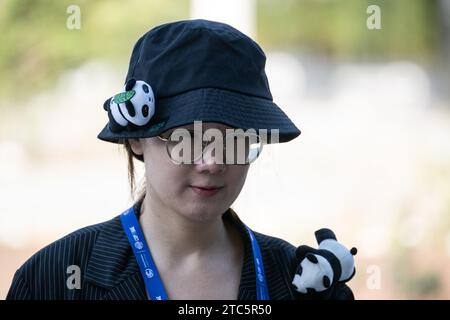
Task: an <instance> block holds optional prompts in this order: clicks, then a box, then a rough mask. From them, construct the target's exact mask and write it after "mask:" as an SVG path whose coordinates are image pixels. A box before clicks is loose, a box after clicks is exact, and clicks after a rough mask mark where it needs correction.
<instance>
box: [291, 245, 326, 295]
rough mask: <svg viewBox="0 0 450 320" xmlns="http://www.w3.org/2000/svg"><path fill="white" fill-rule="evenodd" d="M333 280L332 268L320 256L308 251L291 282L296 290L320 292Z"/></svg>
mask: <svg viewBox="0 0 450 320" xmlns="http://www.w3.org/2000/svg"><path fill="white" fill-rule="evenodd" d="M332 281H333V269H332V268H331V265H330V263H329V262H328V261H327V260H326V259H325V258H324V257H322V256H320V255H316V254H312V253H309V254H307V255H306V258H305V259H303V260H302V262H301V263H300V265H299V267H298V268H297V271H296V274H295V276H294V280H293V281H292V284H293V285H294V286H295V287H296V289H297V291H298V292H301V293H305V294H306V293H308V291H315V292H320V291H324V290H326V289H327V288H328V287H329V286H330V284H331V282H332Z"/></svg>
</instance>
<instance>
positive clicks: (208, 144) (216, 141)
mask: <svg viewBox="0 0 450 320" xmlns="http://www.w3.org/2000/svg"><path fill="white" fill-rule="evenodd" d="M158 138H159V139H160V140H162V141H164V142H165V143H166V150H167V154H168V155H169V157H170V159H171V160H172V161H173V162H174V163H176V164H194V163H195V162H196V161H198V160H199V159H200V158H202V157H203V158H207V159H210V158H213V159H214V162H215V163H217V164H234V165H247V164H250V163H252V162H253V161H255V160H256V159H257V158H258V156H259V155H260V154H261V152H262V148H263V144H264V143H263V141H262V139H261V137H260V136H259V135H258V134H257V133H256V132H254V131H250V130H247V131H246V132H244V131H243V130H242V129H226V132H225V133H224V132H222V131H220V130H219V129H216V128H210V129H207V130H206V131H204V132H202V130H192V129H186V128H176V129H173V130H169V131H166V132H164V133H162V134H160V135H159V136H158Z"/></svg>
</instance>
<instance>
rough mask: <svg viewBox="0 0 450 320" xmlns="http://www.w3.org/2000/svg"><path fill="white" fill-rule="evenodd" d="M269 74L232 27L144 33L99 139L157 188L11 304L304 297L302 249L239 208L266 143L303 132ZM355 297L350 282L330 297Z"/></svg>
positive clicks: (29, 278) (49, 250)
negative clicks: (257, 227)
mask: <svg viewBox="0 0 450 320" xmlns="http://www.w3.org/2000/svg"><path fill="white" fill-rule="evenodd" d="M264 66H265V55H264V53H263V51H262V50H261V48H260V47H259V46H258V44H256V43H255V42H254V41H253V40H251V39H250V38H248V37H247V36H245V35H244V34H242V33H241V32H239V31H238V30H236V29H234V28H232V27H230V26H229V25H226V24H223V23H217V22H212V21H207V20H188V21H178V22H173V23H168V24H164V25H161V26H158V27H156V28H154V29H152V30H150V31H149V32H147V33H146V34H145V35H144V36H142V37H141V38H140V39H139V40H138V41H137V43H136V45H135V47H134V49H133V52H132V55H131V60H130V65H129V70H128V74H127V77H126V81H125V88H124V90H123V91H122V92H120V93H118V94H116V95H115V96H113V97H112V98H110V99H108V100H107V101H106V102H105V104H104V109H105V110H106V111H107V112H108V118H109V122H108V124H107V125H106V126H105V128H104V129H103V130H102V131H101V132H100V134H99V138H100V139H101V140H104V141H109V142H114V143H121V144H123V145H124V146H125V148H126V150H127V152H128V155H129V170H130V171H129V173H130V177H131V181H133V179H132V177H133V158H136V159H138V160H141V161H144V164H145V178H146V189H145V190H144V191H143V192H142V194H141V196H139V198H138V201H137V202H136V203H135V204H134V205H133V206H132V207H131V208H130V209H129V210H127V211H126V212H124V213H123V214H121V215H120V216H118V217H116V218H114V219H112V220H110V221H107V222H104V223H100V224H98V225H94V226H90V227H86V228H84V229H81V230H78V231H75V232H74V233H72V234H70V235H68V236H66V237H64V238H62V239H60V240H58V241H56V242H54V243H53V244H50V245H49V246H47V247H46V248H44V249H42V250H41V251H39V252H38V253H36V254H35V255H34V256H33V257H31V258H30V259H29V260H28V261H27V262H26V263H25V264H24V265H23V266H22V267H21V268H20V269H19V270H18V271H17V272H16V274H15V276H14V279H13V284H12V286H11V289H10V291H9V294H8V299H148V298H149V299H261V300H263V299H296V298H298V296H297V295H296V293H295V290H294V288H293V286H292V279H293V276H294V272H295V269H296V267H297V265H298V261H297V259H296V258H295V247H294V246H292V245H291V244H289V243H287V242H286V241H283V240H281V239H278V238H274V237H270V236H267V235H263V234H260V233H257V232H253V231H252V230H250V229H249V228H248V227H247V226H246V225H245V224H243V223H242V221H241V220H240V219H239V218H238V216H237V214H236V213H235V212H234V211H233V210H232V209H231V208H230V206H231V204H232V203H233V202H234V201H235V200H236V198H237V197H238V195H239V193H240V191H241V189H242V187H243V185H244V182H245V179H246V175H247V172H248V170H249V166H250V163H251V162H253V161H254V160H255V159H256V158H257V157H258V155H259V154H260V153H261V151H262V147H263V145H264V144H266V143H277V142H287V141H290V140H292V139H294V138H296V137H297V136H298V135H299V134H300V131H299V130H298V128H297V127H296V126H295V125H294V124H293V123H292V122H291V120H290V119H289V118H288V117H287V116H286V114H285V113H284V112H283V111H282V110H281V109H280V108H279V107H278V106H277V105H276V104H275V103H273V101H272V96H271V93H270V90H269V85H268V81H267V78H266V75H265V71H264ZM235 129H237V130H235ZM77 275H78V276H79V277H78V278H77V277H76V276H77ZM352 297H353V296H352V293H351V291H350V289H349V288H348V287H346V286H345V285H341V286H337V287H336V288H335V289H334V290H332V291H331V294H330V298H338V299H351V298H352Z"/></svg>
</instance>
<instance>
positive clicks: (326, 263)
mask: <svg viewBox="0 0 450 320" xmlns="http://www.w3.org/2000/svg"><path fill="white" fill-rule="evenodd" d="M315 236H316V240H317V243H318V244H319V249H314V248H311V247H309V246H305V245H303V246H300V247H298V248H297V250H296V252H295V254H296V256H297V259H298V261H299V262H300V263H299V265H298V267H297V270H296V272H295V275H294V280H293V281H292V284H293V285H294V286H295V288H296V290H297V292H298V294H299V295H301V296H305V297H308V298H317V299H323V298H326V297H327V296H329V294H330V292H331V290H333V288H334V287H335V285H336V284H337V283H345V282H347V281H349V280H350V279H351V278H353V276H354V275H355V271H356V270H355V261H354V258H353V256H354V255H356V252H357V250H356V248H351V249H350V250H348V249H347V248H346V247H345V246H343V245H342V244H340V243H339V242H337V239H336V235H335V234H334V232H333V231H331V230H330V229H320V230H317V231H316V232H315Z"/></svg>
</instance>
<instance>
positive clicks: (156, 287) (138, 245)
mask: <svg viewBox="0 0 450 320" xmlns="http://www.w3.org/2000/svg"><path fill="white" fill-rule="evenodd" d="M120 220H121V222H122V226H123V229H124V231H125V234H126V235H127V237H128V241H129V242H130V245H131V248H132V249H133V253H134V256H135V257H136V261H137V263H138V265H139V269H140V270H141V274H142V277H143V278H144V283H145V287H146V289H147V295H148V296H149V297H150V299H151V300H167V299H168V298H167V293H166V290H165V289H164V285H163V283H162V281H161V277H160V276H159V273H158V269H157V268H156V265H155V262H154V261H153V258H152V255H151V253H150V249H149V247H148V245H147V242H146V241H145V238H144V234H143V233H142V230H141V227H140V225H139V222H138V220H137V218H136V214H135V212H134V209H133V207H131V208H130V209H128V210H127V211H125V212H124V213H122V215H121V216H120ZM245 227H246V229H247V232H248V234H249V235H250V239H251V243H252V249H253V260H254V263H255V271H256V295H257V299H258V300H269V290H268V287H267V281H266V275H265V273H264V265H263V260H262V256H261V250H260V248H259V245H258V241H257V240H256V238H255V236H254V235H253V232H252V231H251V230H250V228H249V227H247V226H245Z"/></svg>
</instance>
